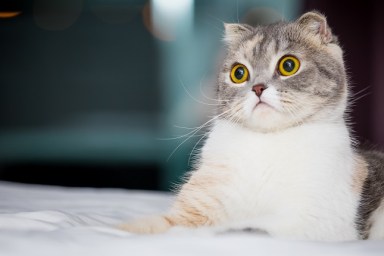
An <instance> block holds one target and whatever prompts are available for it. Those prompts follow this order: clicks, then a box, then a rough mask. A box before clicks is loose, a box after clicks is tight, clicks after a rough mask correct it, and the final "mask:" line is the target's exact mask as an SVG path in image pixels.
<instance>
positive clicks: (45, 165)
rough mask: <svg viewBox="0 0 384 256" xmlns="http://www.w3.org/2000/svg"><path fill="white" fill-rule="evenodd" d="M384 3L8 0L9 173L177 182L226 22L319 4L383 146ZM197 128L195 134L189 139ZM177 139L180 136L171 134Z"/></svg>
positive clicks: (358, 113) (277, 16)
mask: <svg viewBox="0 0 384 256" xmlns="http://www.w3.org/2000/svg"><path fill="white" fill-rule="evenodd" d="M383 8H384V4H383V2H382V1H333V0H332V1H331V0H322V1H318V0H210V1H203V0H151V1H148V0H24V1H22V0H14V1H10V0H0V179H1V180H8V181H17V182H25V183H37V184H52V185H62V186H88V187H120V188H129V189H150V190H169V189H170V188H171V187H172V186H173V185H174V184H175V183H177V182H178V181H179V179H180V177H181V176H182V175H183V174H184V173H185V172H186V171H188V170H190V168H191V166H192V164H193V159H194V154H193V153H191V152H198V149H199V146H200V145H201V143H202V142H203V140H204V134H205V133H204V132H205V131H206V129H205V128H202V129H201V130H199V131H196V132H195V130H193V129H192V128H194V127H200V126H201V125H202V124H204V123H205V122H206V121H207V120H209V119H210V118H211V117H212V116H213V115H214V107H215V106H214V105H215V101H214V100H212V97H214V88H213V81H214V78H215V72H216V69H217V63H218V60H219V58H220V54H221V38H222V35H223V22H227V23H230V22H238V21H239V22H243V23H248V24H251V25H257V24H267V23H271V22H276V21H279V20H282V19H284V20H293V19H295V18H297V17H298V16H300V14H302V13H303V12H305V11H308V10H313V9H317V10H319V11H321V12H322V13H324V14H326V16H327V17H328V22H329V24H330V25H331V27H332V29H333V32H334V33H335V34H336V35H338V36H339V39H340V41H341V44H342V46H343V48H344V50H345V51H346V54H345V59H346V62H347V67H348V73H349V76H350V80H351V85H352V87H353V91H354V93H357V95H356V96H355V98H360V97H361V98H360V99H359V100H358V101H357V102H356V103H355V106H354V108H353V114H352V128H353V130H354V133H355V135H356V136H357V137H358V139H359V140H360V141H362V142H364V141H369V142H371V143H373V144H374V145H376V146H378V147H381V146H383V145H384V100H383V99H382V98H383V97H384V76H383V73H384V29H383V25H384V16H383V15H382V13H383V11H384V9H383ZM190 135H191V136H190ZM171 138H176V139H171Z"/></svg>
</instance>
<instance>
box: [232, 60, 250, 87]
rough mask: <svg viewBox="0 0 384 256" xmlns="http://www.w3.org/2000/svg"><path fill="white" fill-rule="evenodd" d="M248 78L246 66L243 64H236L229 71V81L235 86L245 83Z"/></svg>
mask: <svg viewBox="0 0 384 256" xmlns="http://www.w3.org/2000/svg"><path fill="white" fill-rule="evenodd" d="M248 77H249V72H248V69H247V67H246V66H244V65H243V64H236V65H235V66H233V68H232V70H231V80H232V82H234V83H235V84H241V83H243V82H245V81H246V80H247V79H248Z"/></svg>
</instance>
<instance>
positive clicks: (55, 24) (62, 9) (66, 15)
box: [33, 0, 83, 30]
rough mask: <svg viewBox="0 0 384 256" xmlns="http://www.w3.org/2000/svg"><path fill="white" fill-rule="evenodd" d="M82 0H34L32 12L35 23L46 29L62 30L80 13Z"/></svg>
mask: <svg viewBox="0 0 384 256" xmlns="http://www.w3.org/2000/svg"><path fill="white" fill-rule="evenodd" d="M82 7H83V0H66V1H52V0H36V1H35V3H34V9H33V14H34V18H35V22H36V24H37V25H38V26H39V27H41V28H43V29H47V30H64V29H66V28H68V27H70V26H71V25H73V24H74V23H75V21H76V20H77V18H79V16H80V14H81V10H82Z"/></svg>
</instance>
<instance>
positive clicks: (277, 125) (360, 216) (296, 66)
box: [120, 11, 384, 241]
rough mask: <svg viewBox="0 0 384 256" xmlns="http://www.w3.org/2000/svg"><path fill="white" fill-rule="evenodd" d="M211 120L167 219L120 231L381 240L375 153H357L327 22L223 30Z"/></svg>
mask: <svg viewBox="0 0 384 256" xmlns="http://www.w3.org/2000/svg"><path fill="white" fill-rule="evenodd" d="M224 27H225V35H224V42H225V49H226V57H225V59H224V61H223V63H222V66H221V68H220V71H219V74H218V77H217V102H220V103H221V104H220V106H219V107H218V115H217V116H216V119H215V120H214V124H213V125H212V128H211V130H210V132H209V136H208V138H207V139H206V141H205V143H204V145H203V147H202V150H201V153H200V156H199V161H198V164H197V165H196V168H195V170H194V171H193V172H191V174H190V176H189V178H188V179H187V180H186V182H185V184H184V185H182V186H181V189H180V191H179V192H178V194H177V197H176V199H175V202H174V204H173V206H172V208H171V209H170V210H169V212H168V213H165V214H164V215H161V216H157V217H149V218H145V219H142V220H138V221H133V222H130V223H126V224H123V225H122V226H121V227H120V228H122V229H124V230H127V231H129V232H135V233H161V232H165V231H167V230H168V229H169V228H171V227H174V226H183V227H190V228H197V227H224V228H228V229H248V228H251V229H257V230H262V231H265V232H266V233H268V234H270V235H271V236H276V237H281V238H288V239H300V240H318V241H345V240H357V239H383V238H384V154H383V153H381V152H378V151H363V150H359V149H357V148H356V143H355V142H354V139H353V136H352V135H351V132H350V129H349V127H348V122H347V121H348V98H349V89H348V79H347V75H346V71H345V67H344V61H343V52H342V49H341V47H340V45H339V42H338V40H337V37H336V36H335V35H334V34H333V33H332V31H331V28H330V27H329V26H328V24H327V20H326V17H325V16H324V15H323V14H321V13H318V12H316V11H313V12H308V13H305V14H304V15H302V16H301V17H300V18H298V19H297V20H296V21H293V22H279V23H275V24H271V25H267V26H257V27H252V26H249V25H246V24H224Z"/></svg>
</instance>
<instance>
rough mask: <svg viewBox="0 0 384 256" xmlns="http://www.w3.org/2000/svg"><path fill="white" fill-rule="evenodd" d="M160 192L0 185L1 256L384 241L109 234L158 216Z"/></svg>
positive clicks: (340, 246)
mask: <svg viewBox="0 0 384 256" xmlns="http://www.w3.org/2000/svg"><path fill="white" fill-rule="evenodd" d="M171 201H172V196H171V195H170V194H167V193H159V192H144V191H127V190H117V189H89V188H85V189H83V188H81V189H79V188H76V189H75V188H61V187H49V186H35V185H21V184H14V183H7V182H0V255H1V256H8V255H9V256H20V255H28V256H29V255H31V256H33V255H38V256H42V255H52V256H55V255H58V256H61V255H63V256H64V255H65V256H69V255H84V256H87V255H90V256H97V255H111V256H119V255H125V256H126V255H156V256H162V255H175V256H176V255H177V256H181V255H199V256H204V255H207V256H208V255H209V256H212V255H220V256H222V255H231V256H233V255H236V256H237V255H295V256H297V255H305V256H312V255H337V256H339V255H348V256H353V255H381V256H383V255H384V241H358V242H347V243H315V242H299V241H285V240H281V239H275V238H271V237H268V236H267V235H262V234H256V233H246V232H226V233H222V232H221V233H218V232H216V231H214V230H211V229H205V230H194V231H192V230H187V229H174V230H172V231H171V232H169V233H167V234H163V235H150V236H144V235H134V234H129V233H126V232H123V231H120V230H117V229H115V228H114V225H115V224H118V223H120V222H121V221H123V220H128V219H131V218H135V217H139V216H143V215H150V214H155V213H160V212H163V211H164V210H166V209H167V208H168V207H169V205H170V203H171Z"/></svg>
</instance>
